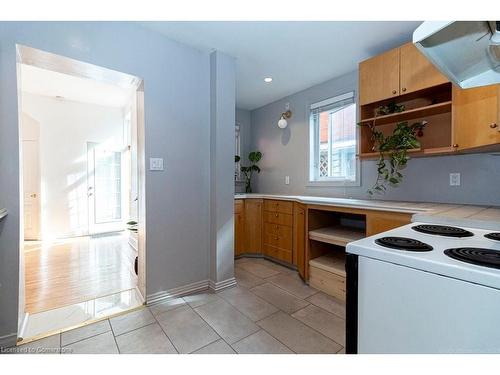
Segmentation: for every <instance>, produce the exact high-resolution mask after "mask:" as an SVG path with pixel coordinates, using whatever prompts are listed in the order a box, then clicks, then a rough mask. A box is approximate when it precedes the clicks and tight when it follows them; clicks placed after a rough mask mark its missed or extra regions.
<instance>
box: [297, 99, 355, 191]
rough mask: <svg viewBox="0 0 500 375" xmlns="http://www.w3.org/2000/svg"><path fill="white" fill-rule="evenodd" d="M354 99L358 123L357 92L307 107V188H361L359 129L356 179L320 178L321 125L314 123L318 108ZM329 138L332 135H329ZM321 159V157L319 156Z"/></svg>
mask: <svg viewBox="0 0 500 375" xmlns="http://www.w3.org/2000/svg"><path fill="white" fill-rule="evenodd" d="M351 98H352V101H353V104H354V105H355V106H356V112H355V116H356V117H355V121H357V118H358V111H357V108H358V107H357V97H356V92H355V91H354V90H353V91H348V92H345V93H343V94H340V95H336V96H333V97H330V98H327V99H324V100H321V101H319V102H314V103H311V104H310V105H309V106H308V107H307V112H306V113H308V121H309V163H308V168H309V171H308V183H307V185H306V186H308V187H328V186H332V187H348V186H361V162H360V159H359V139H360V136H359V135H360V131H359V128H358V127H357V126H356V132H355V137H356V138H355V139H356V146H355V157H354V163H355V169H356V171H355V175H354V179H353V180H351V179H346V178H336V177H330V178H319V176H318V174H319V160H317V156H316V155H319V123H317V124H315V122H314V121H313V111H314V110H315V109H317V108H321V107H326V106H329V105H333V104H335V103H338V102H341V101H344V100H349V99H351ZM328 136H329V137H330V136H331V134H329V135H328ZM318 157H319V156H318Z"/></svg>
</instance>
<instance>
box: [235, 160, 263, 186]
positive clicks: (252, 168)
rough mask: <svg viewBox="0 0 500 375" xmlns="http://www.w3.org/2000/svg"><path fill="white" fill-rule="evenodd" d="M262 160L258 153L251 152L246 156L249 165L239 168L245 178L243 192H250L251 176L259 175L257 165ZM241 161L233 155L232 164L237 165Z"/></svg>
mask: <svg viewBox="0 0 500 375" xmlns="http://www.w3.org/2000/svg"><path fill="white" fill-rule="evenodd" d="M260 159H262V152H260V151H252V152H250V153H249V154H248V160H249V161H250V165H248V166H241V167H240V170H241V173H243V175H244V176H245V192H246V193H251V192H252V175H253V173H254V172H257V173H260V168H259V166H258V165H257V163H258V162H259V161H260ZM240 160H241V158H240V156H239V155H235V157H234V162H235V163H238V162H239V161H240Z"/></svg>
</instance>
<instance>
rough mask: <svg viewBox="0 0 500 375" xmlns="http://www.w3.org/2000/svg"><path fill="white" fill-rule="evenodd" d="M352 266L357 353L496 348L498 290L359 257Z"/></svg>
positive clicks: (499, 327)
mask: <svg viewBox="0 0 500 375" xmlns="http://www.w3.org/2000/svg"><path fill="white" fill-rule="evenodd" d="M357 266H358V267H357V268H358V269H357V271H358V278H357V302H358V304H357V309H358V314H357V315H358V319H357V351H358V353H500V325H499V324H498V317H499V316H500V290H498V289H494V288H490V287H485V286H482V285H478V284H473V283H470V282H465V281H462V280H457V279H453V278H449V277H446V276H442V275H437V274H433V273H430V272H425V271H421V270H417V269H414V268H409V267H404V266H400V265H396V264H393V263H388V262H383V261H379V260H375V259H371V258H366V257H362V256H360V257H359V258H358V264H357ZM348 277H349V275H348ZM348 308H349V306H348ZM351 308H353V307H352V306H351ZM347 328H348V329H349V323H348V327H347ZM351 333H352V332H351ZM351 333H349V332H348V336H347V337H348V338H349V337H350V336H349V335H350V334H351ZM346 351H347V349H346Z"/></svg>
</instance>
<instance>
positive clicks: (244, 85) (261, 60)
mask: <svg viewBox="0 0 500 375" xmlns="http://www.w3.org/2000/svg"><path fill="white" fill-rule="evenodd" d="M420 23H421V22H413V21H412V22H408V21H401V22H399V21H377V22H374V21H331V22H324V21H321V22H299V21H297V22H265V21H258V22H239V21H238V22H209V21H204V22H198V21H196V22H194V21H193V22H180V21H177V22H142V23H141V24H142V25H143V26H145V27H147V28H150V29H153V30H156V31H158V32H160V33H162V34H164V35H165V36H167V37H169V38H171V39H173V40H176V41H179V42H182V43H185V44H188V45H191V46H194V47H196V48H198V49H201V50H203V51H210V50H213V49H217V50H219V51H222V52H225V53H227V54H229V55H231V56H233V57H235V58H236V59H237V68H236V70H237V73H236V74H237V76H236V77H237V84H236V103H237V106H238V107H239V108H242V109H250V110H251V109H255V108H258V107H261V106H263V105H265V104H268V103H271V102H273V101H275V100H278V99H281V98H283V97H285V96H287V95H290V94H293V93H295V92H298V91H300V90H304V89H306V88H308V87H311V86H314V85H315V84H318V83H321V82H324V81H326V80H328V79H331V78H335V77H338V76H341V75H343V74H345V73H349V72H352V71H354V70H356V69H357V66H358V63H359V62H360V61H362V60H364V59H366V58H368V57H371V56H374V55H376V54H378V53H380V52H383V51H385V50H388V49H390V48H393V47H396V46H398V45H400V44H402V43H404V42H407V41H410V40H411V36H412V34H413V31H414V30H415V29H416V28H417V26H418V25H420ZM265 77H272V78H273V81H272V83H269V84H266V83H265V82H264V78H265Z"/></svg>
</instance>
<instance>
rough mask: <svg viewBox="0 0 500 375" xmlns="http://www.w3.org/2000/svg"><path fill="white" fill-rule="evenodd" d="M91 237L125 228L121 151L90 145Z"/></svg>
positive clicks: (89, 197)
mask: <svg viewBox="0 0 500 375" xmlns="http://www.w3.org/2000/svg"><path fill="white" fill-rule="evenodd" d="M87 160H88V164H87V165H88V170H87V176H88V179H87V181H88V186H87V195H88V201H89V232H90V234H95V233H104V232H113V231H118V230H123V229H125V226H124V217H123V207H122V189H123V186H122V185H123V181H122V152H121V151H116V150H111V149H106V148H105V147H103V146H101V145H99V144H97V143H94V142H88V143H87Z"/></svg>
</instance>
